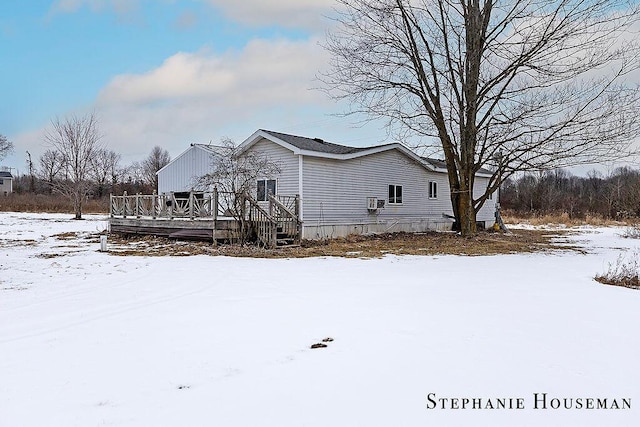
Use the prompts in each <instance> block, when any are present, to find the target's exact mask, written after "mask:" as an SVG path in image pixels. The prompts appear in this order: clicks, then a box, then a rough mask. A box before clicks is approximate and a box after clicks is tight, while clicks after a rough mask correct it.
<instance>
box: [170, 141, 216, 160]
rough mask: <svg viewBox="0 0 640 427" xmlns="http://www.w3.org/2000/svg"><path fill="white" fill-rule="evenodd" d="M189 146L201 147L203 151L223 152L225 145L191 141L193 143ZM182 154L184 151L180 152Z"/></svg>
mask: <svg viewBox="0 0 640 427" xmlns="http://www.w3.org/2000/svg"><path fill="white" fill-rule="evenodd" d="M191 146H192V147H198V148H201V149H203V150H204V151H208V152H209V153H211V154H220V153H221V152H223V151H224V150H225V147H222V146H220V145H212V144H197V143H193V144H191ZM187 151H188V150H187ZM182 154H184V153H182ZM178 157H179V156H178Z"/></svg>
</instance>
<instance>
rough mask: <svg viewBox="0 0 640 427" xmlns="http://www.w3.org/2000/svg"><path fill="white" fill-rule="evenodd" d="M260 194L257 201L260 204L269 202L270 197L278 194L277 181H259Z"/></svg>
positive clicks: (258, 193)
mask: <svg viewBox="0 0 640 427" xmlns="http://www.w3.org/2000/svg"><path fill="white" fill-rule="evenodd" d="M257 188H258V192H257V197H256V198H257V200H258V201H259V202H266V201H267V200H269V197H268V195H269V194H271V195H274V194H276V180H275V179H259V180H258V185H257Z"/></svg>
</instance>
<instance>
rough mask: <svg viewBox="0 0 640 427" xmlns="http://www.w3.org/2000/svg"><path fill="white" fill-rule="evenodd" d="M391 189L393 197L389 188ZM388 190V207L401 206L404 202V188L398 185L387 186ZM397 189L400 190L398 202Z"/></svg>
mask: <svg viewBox="0 0 640 427" xmlns="http://www.w3.org/2000/svg"><path fill="white" fill-rule="evenodd" d="M392 187H393V195H391V188H392ZM387 188H388V193H387V194H388V198H387V200H388V201H389V204H390V205H401V204H402V202H403V200H404V188H402V185H400V184H389V186H388V187H387ZM398 188H400V197H399V199H400V201H399V202H398V201H397V200H398Z"/></svg>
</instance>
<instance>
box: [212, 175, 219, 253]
mask: <svg viewBox="0 0 640 427" xmlns="http://www.w3.org/2000/svg"><path fill="white" fill-rule="evenodd" d="M211 209H212V210H213V231H212V232H211V238H212V239H213V244H214V246H218V239H217V238H216V233H217V230H218V187H213V200H212V203H211Z"/></svg>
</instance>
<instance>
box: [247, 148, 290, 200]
mask: <svg viewBox="0 0 640 427" xmlns="http://www.w3.org/2000/svg"><path fill="white" fill-rule="evenodd" d="M250 151H251V152H254V153H259V154H260V155H263V156H265V157H267V158H268V159H269V161H271V162H273V163H275V164H276V165H278V167H279V169H280V173H279V174H277V175H276V176H259V177H258V179H274V178H275V179H276V194H281V195H285V196H294V195H296V194H298V193H299V187H298V156H297V155H295V154H293V152H291V151H290V150H288V149H286V148H283V147H281V146H279V145H278V144H275V143H273V142H271V141H269V140H267V139H264V138H263V139H261V140H260V141H258V142H256V143H255V144H254V145H253V146H252V147H251V148H250ZM252 196H253V197H256V192H255V191H254V192H253V194H252Z"/></svg>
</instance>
